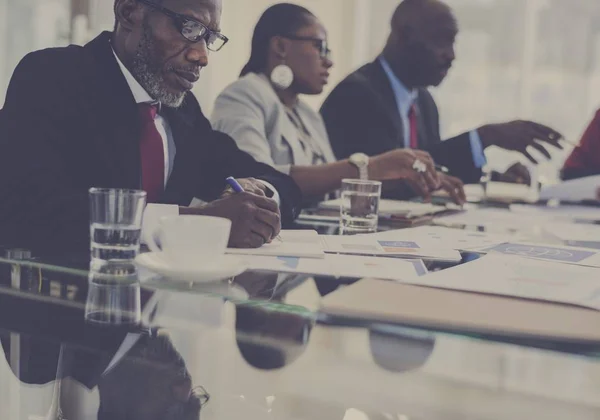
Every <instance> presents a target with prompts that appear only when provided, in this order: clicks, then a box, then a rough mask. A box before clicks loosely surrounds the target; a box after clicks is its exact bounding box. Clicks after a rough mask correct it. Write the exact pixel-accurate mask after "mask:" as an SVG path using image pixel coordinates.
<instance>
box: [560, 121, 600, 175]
mask: <svg viewBox="0 0 600 420" xmlns="http://www.w3.org/2000/svg"><path fill="white" fill-rule="evenodd" d="M598 174H600V110H599V111H597V112H596V115H595V116H594V119H593V120H592V122H591V123H590V125H588V127H587V129H586V130H585V133H584V134H583V137H582V138H581V141H580V142H579V146H578V147H576V148H575V149H574V150H573V153H571V156H569V158H568V159H567V161H566V162H565V166H564V167H563V169H562V174H561V175H562V178H563V179H564V180H568V179H574V178H582V177H585V176H590V175H598Z"/></svg>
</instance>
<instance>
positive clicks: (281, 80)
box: [271, 64, 294, 90]
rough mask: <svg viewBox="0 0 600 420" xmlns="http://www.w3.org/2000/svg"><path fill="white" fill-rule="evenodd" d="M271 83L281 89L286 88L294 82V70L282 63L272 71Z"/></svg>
mask: <svg viewBox="0 0 600 420" xmlns="http://www.w3.org/2000/svg"><path fill="white" fill-rule="evenodd" d="M271 83H273V85H274V86H275V87H276V88H277V89H280V90H286V89H287V88H289V87H290V86H292V83H294V72H293V71H292V69H291V68H290V67H289V66H287V65H285V64H280V65H278V66H277V67H275V68H274V69H273V71H272V72H271Z"/></svg>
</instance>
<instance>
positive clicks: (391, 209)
mask: <svg viewBox="0 0 600 420" xmlns="http://www.w3.org/2000/svg"><path fill="white" fill-rule="evenodd" d="M341 205H342V199H336V200H329V201H324V202H322V203H320V204H319V208H320V209H322V210H333V211H339V210H340V206H341ZM445 211H448V208H447V207H446V206H438V205H435V204H425V203H415V202H412V201H399V200H380V202H379V216H380V217H401V218H417V217H422V216H428V215H434V214H439V213H443V212H445Z"/></svg>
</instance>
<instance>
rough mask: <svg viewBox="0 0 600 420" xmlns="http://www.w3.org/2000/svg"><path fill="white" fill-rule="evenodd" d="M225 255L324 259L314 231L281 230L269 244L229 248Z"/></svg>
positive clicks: (321, 247)
mask: <svg viewBox="0 0 600 420" xmlns="http://www.w3.org/2000/svg"><path fill="white" fill-rule="evenodd" d="M227 254H236V255H263V256H274V257H299V258H324V257H325V252H324V251H323V244H322V243H321V239H320V237H319V234H318V233H317V231H314V230H282V231H281V233H280V234H279V237H278V238H277V239H275V240H273V242H272V243H270V244H265V245H263V246H262V247H260V248H257V249H237V248H236V249H233V248H230V249H228V250H227Z"/></svg>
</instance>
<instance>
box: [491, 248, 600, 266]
mask: <svg viewBox="0 0 600 420" xmlns="http://www.w3.org/2000/svg"><path fill="white" fill-rule="evenodd" d="M486 251H488V252H489V251H494V252H499V253H501V254H507V255H520V256H522V257H530V258H539V259H543V260H550V261H561V262H569V263H578V262H581V261H583V260H585V259H586V258H589V257H592V256H594V255H596V254H597V252H594V251H580V250H577V249H575V250H574V249H566V248H552V247H547V246H538V245H519V244H502V245H498V246H495V247H493V248H489V249H487V250H486Z"/></svg>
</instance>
